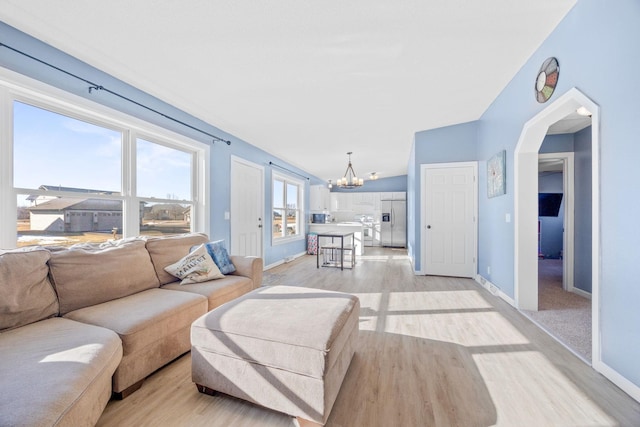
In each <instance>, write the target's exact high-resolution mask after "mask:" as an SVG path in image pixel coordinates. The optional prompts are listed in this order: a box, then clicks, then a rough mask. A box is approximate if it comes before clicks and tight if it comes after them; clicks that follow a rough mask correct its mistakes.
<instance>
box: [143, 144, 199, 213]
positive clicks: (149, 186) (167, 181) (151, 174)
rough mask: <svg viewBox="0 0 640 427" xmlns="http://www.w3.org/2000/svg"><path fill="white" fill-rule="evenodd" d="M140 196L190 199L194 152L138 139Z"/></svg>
mask: <svg viewBox="0 0 640 427" xmlns="http://www.w3.org/2000/svg"><path fill="white" fill-rule="evenodd" d="M136 145H137V153H136V158H137V164H138V165H137V166H138V168H137V171H138V174H137V177H138V182H137V186H138V191H137V196H139V197H155V198H158V199H173V200H191V199H192V197H191V154H190V153H187V152H184V151H180V150H176V149H175V148H169V147H165V146H164V145H160V144H156V143H153V142H149V141H145V140H144V139H138V140H137V141H136Z"/></svg>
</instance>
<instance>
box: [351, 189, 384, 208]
mask: <svg viewBox="0 0 640 427" xmlns="http://www.w3.org/2000/svg"><path fill="white" fill-rule="evenodd" d="M352 196H353V200H352V203H353V207H354V209H356V210H358V208H359V210H361V211H362V210H367V208H368V210H370V209H371V208H373V206H374V204H375V202H374V200H375V199H376V198H377V199H380V197H379V196H378V193H353V194H352Z"/></svg>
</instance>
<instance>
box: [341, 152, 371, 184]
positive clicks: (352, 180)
mask: <svg viewBox="0 0 640 427" xmlns="http://www.w3.org/2000/svg"><path fill="white" fill-rule="evenodd" d="M351 154H353V152H352V151H349V152H348V153H347V155H348V156H349V164H348V165H347V170H346V171H344V176H343V177H342V178H338V182H337V183H336V185H337V186H338V187H340V188H356V187H360V186H362V184H364V180H363V179H362V178H358V176H357V175H356V173H355V171H354V170H353V166H352V165H351Z"/></svg>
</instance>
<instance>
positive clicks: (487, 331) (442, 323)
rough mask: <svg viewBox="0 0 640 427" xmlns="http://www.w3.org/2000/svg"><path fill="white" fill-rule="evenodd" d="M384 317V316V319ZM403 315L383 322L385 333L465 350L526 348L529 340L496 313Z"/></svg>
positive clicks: (394, 315)
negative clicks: (513, 346)
mask: <svg viewBox="0 0 640 427" xmlns="http://www.w3.org/2000/svg"><path fill="white" fill-rule="evenodd" d="M382 315H384V314H383V313H381V316H382ZM413 316H414V318H413V319H412V320H410V321H407V319H406V316H405V315H403V314H396V312H394V314H392V315H387V316H385V318H384V321H385V332H389V333H394V334H401V335H408V336H413V337H417V338H424V339H430V340H436V341H443V342H448V343H453V344H459V345H462V346H465V347H477V346H509V345H526V344H529V340H528V339H527V338H526V337H525V336H524V335H522V334H521V333H520V332H519V331H518V330H517V329H516V328H515V327H514V326H513V325H512V324H511V323H510V322H509V321H508V320H507V319H505V318H504V317H502V315H500V314H499V313H496V312H493V311H487V312H477V311H474V312H470V313H433V314H428V313H425V314H416V313H414V314H413Z"/></svg>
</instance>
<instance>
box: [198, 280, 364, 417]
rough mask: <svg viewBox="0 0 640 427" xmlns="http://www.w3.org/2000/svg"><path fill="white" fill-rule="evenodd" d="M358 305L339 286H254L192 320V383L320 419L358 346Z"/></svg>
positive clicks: (201, 388)
mask: <svg viewBox="0 0 640 427" xmlns="http://www.w3.org/2000/svg"><path fill="white" fill-rule="evenodd" d="M359 312H360V301H359V300H358V298H357V297H355V296H353V295H349V294H345V293H341V292H331V291H324V290H319V289H311V288H301V287H292V286H268V287H262V288H258V289H255V290H254V291H252V292H249V293H248V294H245V295H243V296H241V297H240V298H237V299H235V300H233V301H230V302H228V303H226V304H223V305H221V306H220V307H218V308H216V309H214V310H212V311H210V312H209V313H207V314H205V315H203V316H202V317H200V318H199V319H197V320H196V321H195V322H193V324H192V326H191V360H192V362H191V363H192V369H191V374H192V379H193V382H195V383H196V385H197V387H198V390H199V391H200V392H202V393H208V394H212V393H214V392H215V391H219V392H222V393H226V394H229V395H232V396H235V397H238V398H241V399H244V400H248V401H250V402H253V403H256V404H258V405H262V406H264V407H267V408H271V409H274V410H276V411H280V412H284V413H286V414H289V415H292V416H295V417H297V418H298V420H299V422H300V424H309V422H311V423H316V424H321V425H324V423H325V422H326V421H327V418H328V417H329V413H330V412H331V408H332V407H333V403H334V402H335V400H336V397H337V395H338V392H339V391H340V386H341V385H342V380H343V379H344V376H345V374H346V372H347V369H348V368H349V364H350V362H351V358H352V357H353V353H354V351H355V347H356V344H357V338H358V317H359Z"/></svg>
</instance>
